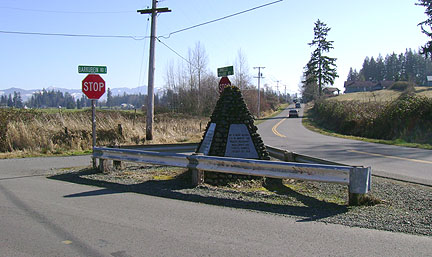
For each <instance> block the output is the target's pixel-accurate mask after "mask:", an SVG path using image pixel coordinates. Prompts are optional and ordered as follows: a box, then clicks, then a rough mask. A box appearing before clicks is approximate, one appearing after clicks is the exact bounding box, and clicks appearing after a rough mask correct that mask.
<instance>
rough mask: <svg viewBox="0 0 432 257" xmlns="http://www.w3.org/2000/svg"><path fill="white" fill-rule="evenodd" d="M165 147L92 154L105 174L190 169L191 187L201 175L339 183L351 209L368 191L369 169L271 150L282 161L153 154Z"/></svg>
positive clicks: (189, 147) (100, 150)
mask: <svg viewBox="0 0 432 257" xmlns="http://www.w3.org/2000/svg"><path fill="white" fill-rule="evenodd" d="M180 146H181V145H177V147H179V148H178V149H183V150H186V152H189V151H190V150H192V145H191V144H188V145H187V146H183V147H180ZM196 146H197V145H196V144H195V148H193V150H195V149H196ZM164 147H167V148H168V147H172V145H168V146H166V145H165V146H164V145H159V146H157V147H155V145H153V146H141V147H137V148H136V149H126V148H123V147H122V148H107V147H95V148H94V150H93V158H98V159H99V168H100V169H101V170H102V171H105V170H106V169H107V168H108V167H109V165H108V163H107V160H114V161H131V162H144V163H151V164H158V165H167V166H176V167H183V168H189V169H191V170H192V182H193V184H194V185H198V184H200V183H202V182H203V178H204V171H214V172H222V173H233V174H241V175H253V176H262V177H270V178H280V179H288V178H289V179H300V180H311V181H320V182H330V183H339V184H344V185H348V188H349V204H350V205H357V204H358V202H359V200H360V198H361V197H363V196H364V194H366V193H368V192H369V191H370V186H371V168H370V167H353V166H348V165H343V164H336V163H333V162H330V161H326V160H321V159H317V158H313V157H309V156H304V155H299V154H295V153H292V152H288V151H285V150H282V149H278V148H274V147H270V146H267V149H268V150H269V153H270V155H271V156H273V157H275V158H278V159H281V160H284V161H266V160H254V159H241V158H231V157H217V156H205V155H202V154H190V153H170V152H168V150H167V149H166V148H165V151H164V152H160V150H158V152H156V149H159V148H164ZM191 152H192V151H191ZM279 157H283V158H279ZM296 159H297V160H296ZM298 160H303V163H300V162H293V161H298ZM304 162H309V163H304ZM311 162H315V163H311ZM317 162H320V163H317Z"/></svg>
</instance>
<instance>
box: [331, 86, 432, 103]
mask: <svg viewBox="0 0 432 257" xmlns="http://www.w3.org/2000/svg"><path fill="white" fill-rule="evenodd" d="M414 93H415V94H416V95H420V96H426V97H429V98H432V87H415V90H414ZM401 94H402V92H401V91H395V90H378V91H373V92H357V93H350V94H343V95H340V96H336V97H332V98H330V99H331V100H337V101H360V102H391V101H393V100H396V99H397V98H398V97H399V96H400V95H401Z"/></svg>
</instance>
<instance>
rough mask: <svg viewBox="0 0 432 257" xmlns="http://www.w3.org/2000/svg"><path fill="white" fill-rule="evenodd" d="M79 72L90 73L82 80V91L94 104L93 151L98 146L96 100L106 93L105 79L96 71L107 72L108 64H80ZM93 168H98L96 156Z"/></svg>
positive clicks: (93, 159)
mask: <svg viewBox="0 0 432 257" xmlns="http://www.w3.org/2000/svg"><path fill="white" fill-rule="evenodd" d="M78 73H89V75H87V76H86V77H85V78H84V80H83V81H82V92H83V93H84V94H85V95H86V96H87V97H88V98H89V99H91V105H92V151H93V153H94V148H95V147H96V100H97V99H99V98H100V97H101V96H102V95H103V94H105V88H106V87H105V81H104V80H103V79H102V78H101V77H100V76H99V75H98V74H95V73H101V74H106V73H107V67H106V66H83V65H80V66H78ZM92 166H93V169H96V166H97V165H96V158H94V157H92Z"/></svg>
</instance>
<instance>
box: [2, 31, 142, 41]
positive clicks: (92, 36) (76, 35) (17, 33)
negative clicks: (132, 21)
mask: <svg viewBox="0 0 432 257" xmlns="http://www.w3.org/2000/svg"><path fill="white" fill-rule="evenodd" d="M0 33H3V34H16V35H36V36H58V37H88V38H127V39H133V40H144V39H146V38H150V37H148V36H127V35H91V34H67V33H45V32H24V31H6V30H0Z"/></svg>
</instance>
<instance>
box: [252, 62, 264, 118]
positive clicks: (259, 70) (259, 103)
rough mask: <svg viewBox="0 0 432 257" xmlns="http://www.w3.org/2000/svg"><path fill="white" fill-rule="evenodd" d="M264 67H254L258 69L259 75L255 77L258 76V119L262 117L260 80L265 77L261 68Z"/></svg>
mask: <svg viewBox="0 0 432 257" xmlns="http://www.w3.org/2000/svg"><path fill="white" fill-rule="evenodd" d="M264 68H265V67H254V69H258V77H255V78H258V115H257V117H258V119H259V117H260V107H261V95H260V94H261V93H260V90H261V89H260V80H261V78H264V77H263V76H262V73H261V69H264Z"/></svg>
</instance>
